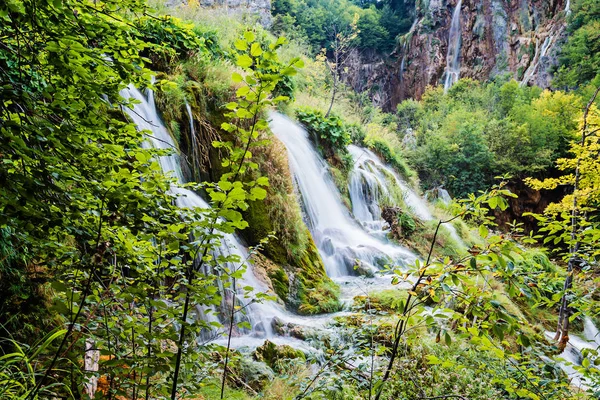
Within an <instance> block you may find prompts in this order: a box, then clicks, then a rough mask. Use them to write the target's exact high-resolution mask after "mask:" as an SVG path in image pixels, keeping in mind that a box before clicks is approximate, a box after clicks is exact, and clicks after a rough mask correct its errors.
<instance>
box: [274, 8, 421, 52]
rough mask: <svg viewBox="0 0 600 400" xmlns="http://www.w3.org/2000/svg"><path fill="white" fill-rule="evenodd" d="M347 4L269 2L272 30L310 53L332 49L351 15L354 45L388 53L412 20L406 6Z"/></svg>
mask: <svg viewBox="0 0 600 400" xmlns="http://www.w3.org/2000/svg"><path fill="white" fill-rule="evenodd" d="M357 3H358V2H352V1H349V0H342V1H329V0H276V1H274V2H273V16H274V22H273V29H274V31H275V32H276V33H285V34H286V35H289V34H291V35H293V36H294V37H295V38H299V39H301V40H302V41H305V42H307V43H308V44H309V45H310V47H312V51H313V53H317V52H319V50H320V49H322V48H325V49H327V50H328V51H329V50H331V48H332V42H333V41H334V38H335V35H336V33H340V32H347V31H350V26H351V24H352V21H353V19H354V15H358V17H359V19H358V29H359V33H358V36H357V37H356V39H355V40H354V45H355V46H357V47H359V48H362V49H373V50H375V51H378V52H381V53H389V52H390V51H391V50H393V48H394V47H395V45H396V36H398V35H399V34H401V33H403V32H406V31H408V29H409V28H410V24H411V22H412V19H411V17H410V15H409V10H410V7H411V6H410V4H402V5H401V6H399V7H400V8H401V10H399V9H398V8H394V7H390V6H388V5H385V6H383V7H380V6H381V5H382V4H380V3H372V2H365V3H364V4H358V5H357Z"/></svg>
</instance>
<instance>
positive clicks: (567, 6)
mask: <svg viewBox="0 0 600 400" xmlns="http://www.w3.org/2000/svg"><path fill="white" fill-rule="evenodd" d="M565 14H567V16H569V15H571V0H567V1H566V3H565Z"/></svg>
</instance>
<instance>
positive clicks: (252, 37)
mask: <svg viewBox="0 0 600 400" xmlns="http://www.w3.org/2000/svg"><path fill="white" fill-rule="evenodd" d="M244 38H245V39H246V40H247V41H248V43H252V42H254V40H255V39H256V36H255V35H254V33H253V32H251V31H246V32H244Z"/></svg>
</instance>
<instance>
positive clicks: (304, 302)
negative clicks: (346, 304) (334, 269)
mask: <svg viewBox="0 0 600 400" xmlns="http://www.w3.org/2000/svg"><path fill="white" fill-rule="evenodd" d="M300 261H301V262H300V265H299V266H298V268H297V270H296V276H295V279H294V281H293V282H292V284H293V285H295V287H294V289H295V292H296V297H297V299H298V301H299V305H298V312H299V313H301V314H309V315H312V314H321V313H332V312H336V311H339V310H341V309H342V303H341V302H340V300H339V296H340V289H339V287H338V286H337V285H336V284H335V283H334V282H333V281H332V280H331V279H330V278H329V277H328V276H327V274H326V272H325V266H324V265H323V261H321V257H320V256H319V252H318V251H317V247H316V245H315V243H314V242H313V240H312V238H311V239H310V245H309V246H308V248H307V249H306V252H305V253H304V256H303V257H302V259H301V260H300Z"/></svg>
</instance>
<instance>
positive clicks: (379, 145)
mask: <svg viewBox="0 0 600 400" xmlns="http://www.w3.org/2000/svg"><path fill="white" fill-rule="evenodd" d="M369 147H370V148H371V149H372V150H374V151H375V152H376V153H378V154H379V155H380V156H381V157H383V159H384V160H385V161H386V162H387V163H388V164H390V165H391V166H392V167H393V168H395V169H396V171H398V173H399V174H400V175H402V177H403V178H405V179H407V180H410V179H411V178H412V176H413V172H412V171H411V169H410V167H409V166H408V164H406V161H404V159H402V158H401V157H400V156H398V155H397V154H396V153H395V152H394V151H393V150H392V149H391V148H390V146H389V144H388V143H387V142H385V141H383V140H381V139H373V140H372V141H371V142H370V143H369Z"/></svg>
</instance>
